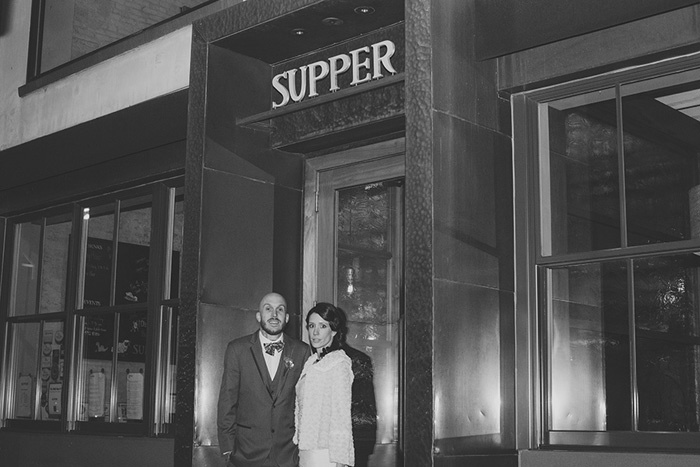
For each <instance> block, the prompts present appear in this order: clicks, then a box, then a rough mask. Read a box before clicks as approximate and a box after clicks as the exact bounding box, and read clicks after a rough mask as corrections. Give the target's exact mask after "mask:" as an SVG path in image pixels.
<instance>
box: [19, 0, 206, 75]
mask: <svg viewBox="0 0 700 467" xmlns="http://www.w3.org/2000/svg"><path fill="white" fill-rule="evenodd" d="M212 1H213V0H189V1H185V0H178V1H174V0H120V1H115V0H100V1H99V2H96V1H94V0H71V1H66V0H34V5H33V8H34V10H33V22H34V33H33V37H36V39H35V41H36V46H35V47H32V49H33V53H35V54H36V57H35V58H34V61H35V65H34V68H35V69H34V70H33V73H32V70H30V74H32V75H33V76H36V75H39V74H41V73H43V72H46V71H49V70H51V69H53V68H56V67H57V66H60V65H63V64H64V63H67V62H70V61H71V60H75V59H77V58H79V57H81V56H83V55H86V54H88V53H90V52H93V51H95V50H97V49H100V48H102V47H104V46H106V45H109V44H111V43H113V42H116V41H118V40H120V39H123V38H125V37H127V36H130V35H132V34H136V33H138V32H140V31H142V30H144V29H146V28H148V27H150V26H153V25H155V24H157V23H160V22H163V21H166V20H168V19H170V18H172V17H174V16H177V15H179V14H182V13H184V12H186V11H188V10H191V9H194V8H198V7H200V6H203V5H204V4H206V3H212ZM31 68H32V67H31V66H30V69H31Z"/></svg>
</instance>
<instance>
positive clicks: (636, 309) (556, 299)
mask: <svg viewBox="0 0 700 467" xmlns="http://www.w3.org/2000/svg"><path fill="white" fill-rule="evenodd" d="M661 71H663V74H661V75H660V76H655V77H651V76H644V77H643V78H642V77H640V74H639V73H637V74H636V75H635V73H634V72H631V71H628V72H625V73H624V74H620V75H619V76H613V75H608V76H606V77H602V78H599V79H597V80H591V81H590V83H582V82H578V83H575V84H572V85H570V86H563V87H561V88H559V89H550V90H547V91H546V92H541V93H540V94H538V93H533V94H531V95H529V96H527V100H526V101H521V102H529V103H527V104H525V105H526V106H527V107H528V108H529V109H531V112H530V113H529V115H530V116H531V117H530V118H531V119H532V120H534V119H535V116H536V117H537V118H536V120H537V123H538V129H539V131H538V133H537V135H536V137H535V138H534V139H533V141H536V144H531V146H530V147H532V148H536V151H533V152H534V153H535V154H533V157H530V158H529V161H530V162H529V164H528V166H527V169H525V172H527V173H526V174H523V173H520V174H518V177H521V178H520V179H521V180H522V179H523V177H525V178H528V179H529V180H530V182H529V187H530V190H529V194H528V193H527V192H521V193H519V194H521V195H525V197H529V200H530V204H529V205H530V206H532V207H534V208H535V209H534V210H532V213H533V214H532V216H531V217H530V226H531V230H530V232H533V233H534V234H535V235H534V236H533V237H531V238H534V239H536V240H535V245H534V253H535V254H534V255H533V256H532V258H533V259H531V260H526V261H530V263H529V265H530V266H529V271H531V274H532V277H533V279H534V280H533V281H532V287H533V290H532V291H531V293H532V294H533V296H536V297H537V298H536V299H535V300H533V301H532V302H531V303H532V304H533V306H537V307H538V313H537V314H536V315H537V316H538V322H539V335H540V339H539V342H540V349H541V355H540V356H541V358H540V363H541V370H542V371H541V375H542V378H541V387H542V391H541V394H542V395H543V400H542V404H541V409H542V410H541V413H542V416H541V420H542V423H541V428H542V429H541V433H542V436H541V442H542V443H543V444H550V445H574V444H586V445H600V446H611V447H643V448H650V449H654V448H659V449H667V448H684V449H697V446H698V445H699V444H698V443H700V121H698V120H699V119H700V70H690V71H688V70H685V71H674V72H670V70H669V67H666V68H665V69H663V70H662V68H661V67H657V71H656V73H657V74H659V73H660V72H661ZM647 73H649V72H648V71H647ZM572 90H575V91H572ZM527 114H528V113H527V112H525V113H523V115H527ZM531 136H535V135H531ZM516 157H517V154H516ZM516 165H517V164H516ZM521 167H524V166H521ZM518 235H521V236H522V235H524V234H523V232H519V234H518ZM532 247H533V246H532V245H531V248H532Z"/></svg>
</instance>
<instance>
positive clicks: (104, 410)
mask: <svg viewBox="0 0 700 467" xmlns="http://www.w3.org/2000/svg"><path fill="white" fill-rule="evenodd" d="M182 223H183V213H182V195H181V194H180V189H178V188H176V187H173V186H169V185H168V184H163V183H158V184H155V185H150V186H145V187H141V188H139V189H136V190H130V191H127V192H120V193H117V194H114V195H110V196H107V197H101V198H99V199H91V200H86V201H84V202H80V203H76V204H74V205H71V206H64V207H57V208H54V209H52V210H50V211H47V212H42V213H39V214H31V215H28V216H26V217H25V216H21V217H18V218H16V219H11V222H10V224H9V227H8V239H7V248H6V251H8V252H11V254H9V255H7V261H6V264H5V269H4V270H5V271H7V274H6V277H7V278H8V279H6V280H5V284H4V287H3V292H4V293H3V298H4V300H3V302H2V305H3V310H2V316H3V317H4V319H3V321H4V323H5V328H6V332H5V335H6V336H7V339H6V343H5V348H4V351H3V355H4V360H3V361H4V368H3V372H2V374H3V380H2V386H3V387H2V394H4V397H3V399H2V402H1V403H0V409H2V410H1V413H0V415H1V420H2V425H4V426H8V427H10V428H13V427H18V428H23V429H26V428H36V429H41V430H46V429H49V430H51V429H53V430H81V431H107V432H119V433H122V432H123V433H134V434H144V435H145V434H151V435H159V434H163V433H167V432H168V431H169V426H170V424H171V422H172V416H173V412H174V403H173V401H174V394H175V388H174V384H175V371H176V361H175V355H176V338H177V335H176V333H177V313H176V312H177V304H178V291H179V271H180V255H181V250H182Z"/></svg>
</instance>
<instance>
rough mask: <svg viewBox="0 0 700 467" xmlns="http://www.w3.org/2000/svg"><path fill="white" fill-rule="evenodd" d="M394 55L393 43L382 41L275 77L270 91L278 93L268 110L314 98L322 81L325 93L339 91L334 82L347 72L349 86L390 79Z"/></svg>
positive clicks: (393, 71)
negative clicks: (348, 74)
mask: <svg viewBox="0 0 700 467" xmlns="http://www.w3.org/2000/svg"><path fill="white" fill-rule="evenodd" d="M395 52H396V45H395V44H394V42H393V41H390V40H384V41H381V42H376V43H374V44H372V45H368V46H364V47H360V48H359V49H355V50H351V51H350V52H349V53H347V54H338V55H334V56H332V57H329V58H328V59H326V60H320V61H317V62H313V63H310V64H308V65H302V66H300V67H298V68H294V69H291V70H287V71H284V72H282V73H279V74H277V75H275V76H274V77H273V78H272V87H273V88H274V89H275V90H276V91H277V93H278V95H277V98H278V99H277V100H276V101H275V100H274V98H273V101H272V108H273V109H276V108H279V107H283V106H285V105H287V104H289V102H301V101H302V100H304V99H305V98H307V97H316V96H318V95H319V92H318V88H319V83H321V82H323V81H324V80H327V84H328V90H329V91H330V92H335V91H337V90H339V89H340V86H339V84H338V78H339V77H340V76H341V75H343V74H344V73H347V72H350V73H352V81H351V82H350V86H356V85H358V84H362V83H366V82H368V81H371V80H373V79H380V78H383V77H384V75H385V73H389V74H392V75H393V74H395V73H396V69H394V66H393V65H392V64H391V57H392V56H393V55H394V53H395Z"/></svg>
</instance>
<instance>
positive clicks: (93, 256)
mask: <svg viewBox="0 0 700 467" xmlns="http://www.w3.org/2000/svg"><path fill="white" fill-rule="evenodd" d="M112 250H113V248H112V242H111V241H110V240H103V239H101V238H93V237H88V241H87V253H86V258H85V292H84V297H83V306H84V307H85V308H89V307H97V306H109V291H110V283H111V277H112Z"/></svg>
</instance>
